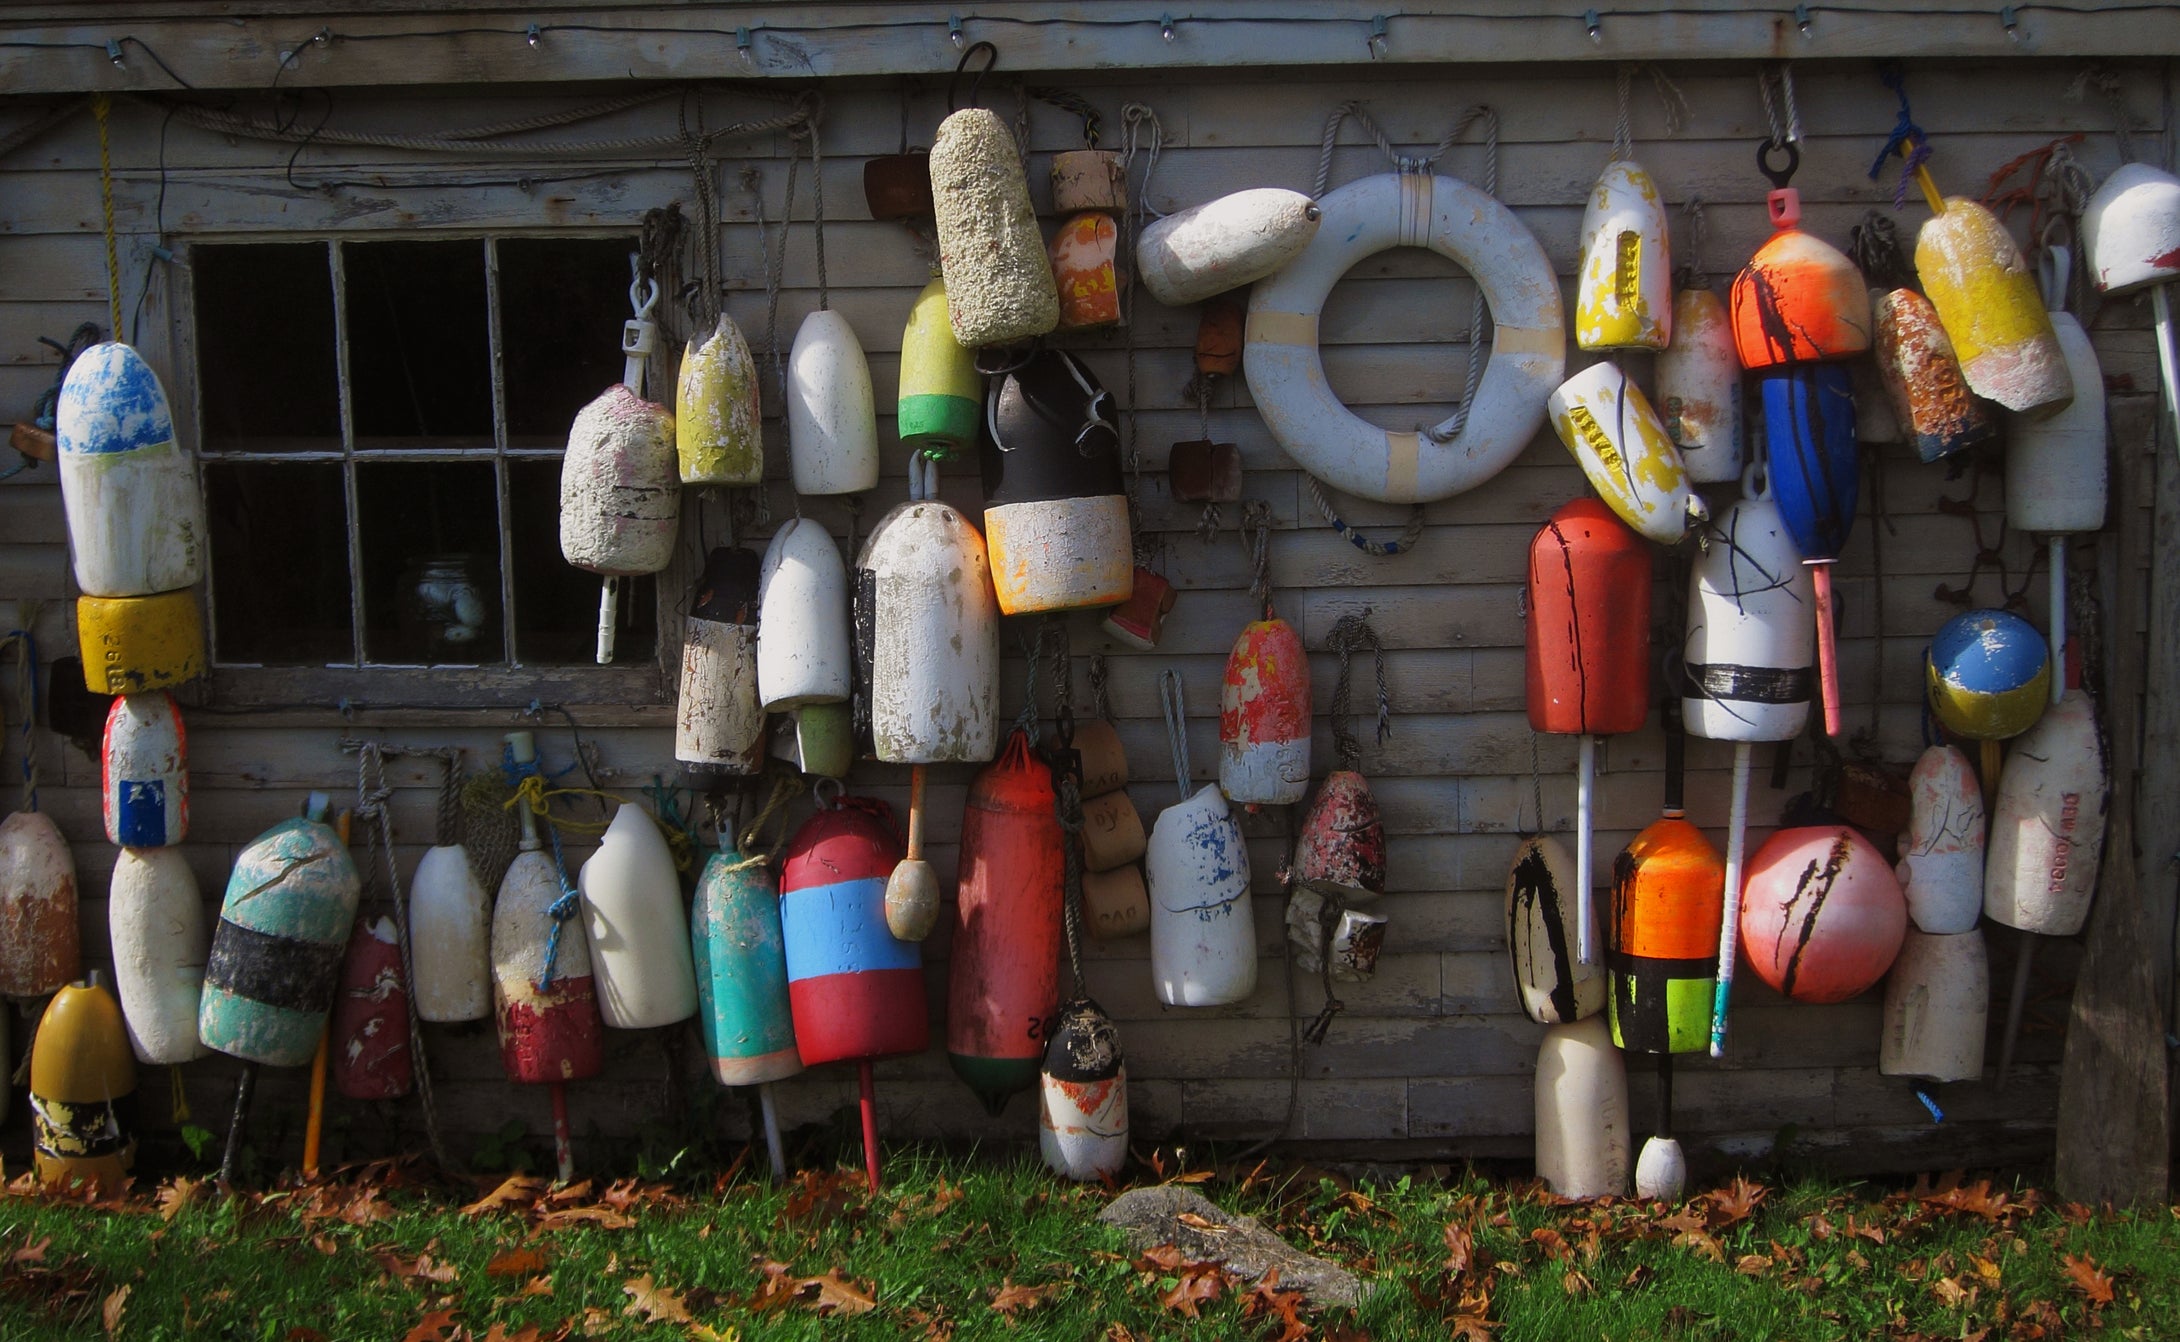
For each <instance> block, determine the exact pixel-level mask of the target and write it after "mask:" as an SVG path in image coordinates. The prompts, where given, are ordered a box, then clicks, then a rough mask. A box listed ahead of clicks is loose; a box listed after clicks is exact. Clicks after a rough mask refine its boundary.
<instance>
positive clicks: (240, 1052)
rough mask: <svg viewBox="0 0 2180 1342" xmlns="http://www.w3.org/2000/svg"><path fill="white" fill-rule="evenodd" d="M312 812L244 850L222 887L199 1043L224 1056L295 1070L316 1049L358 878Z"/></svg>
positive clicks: (319, 800) (316, 808)
mask: <svg viewBox="0 0 2180 1342" xmlns="http://www.w3.org/2000/svg"><path fill="white" fill-rule="evenodd" d="M311 800H312V803H313V805H312V808H311V813H310V814H306V815H300V816H297V817H295V818H294V819H292V820H283V821H281V822H280V823H279V824H277V825H275V826H273V827H272V828H271V829H269V830H266V831H265V832H264V833H263V834H260V835H259V836H258V837H257V838H255V839H253V840H251V841H250V844H249V846H248V847H246V848H244V849H243V850H242V852H241V854H240V855H239V856H237V857H236V859H235V869H234V871H233V873H232V874H230V875H229V876H228V878H227V894H226V898H225V900H224V902H223V903H222V905H221V908H220V920H219V924H218V926H217V927H215V928H214V930H213V932H212V949H211V952H210V954H209V955H208V956H207V958H206V961H205V967H204V996H203V999H202V1003H201V1005H200V1007H199V1009H198V1012H197V1035H198V1037H199V1038H201V1039H203V1040H204V1042H205V1043H206V1044H208V1045H210V1046H211V1047H213V1048H216V1049H218V1050H219V1051H220V1052H222V1053H226V1054H229V1055H231V1056H233V1057H237V1058H241V1059H243V1060H244V1061H245V1062H258V1063H263V1064H265V1065H266V1066H268V1067H301V1066H303V1065H304V1064H306V1063H308V1062H309V1061H310V1059H311V1055H312V1054H313V1053H315V1052H317V1050H318V1035H319V1033H320V1032H321V1031H322V1030H324V1028H325V1025H326V1016H327V1013H329V1012H330V1011H332V1009H333V995H334V990H335V988H336V987H337V986H338V985H339V982H340V974H341V962H342V953H343V951H345V950H346V948H347V946H348V933H349V929H350V926H351V925H352V924H353V923H354V922H355V920H356V901H357V900H358V898H360V897H361V895H362V892H363V882H362V878H361V877H359V876H358V875H357V874H356V864H355V862H354V861H353V860H352V859H351V858H350V857H349V855H348V848H347V845H345V844H343V843H342V842H341V839H340V836H339V835H338V834H335V833H334V832H333V829H332V827H331V826H329V825H327V824H326V823H325V822H324V820H323V819H322V818H320V817H322V815H323V814H324V810H325V805H324V799H323V797H321V796H317V795H313V797H312V799H311Z"/></svg>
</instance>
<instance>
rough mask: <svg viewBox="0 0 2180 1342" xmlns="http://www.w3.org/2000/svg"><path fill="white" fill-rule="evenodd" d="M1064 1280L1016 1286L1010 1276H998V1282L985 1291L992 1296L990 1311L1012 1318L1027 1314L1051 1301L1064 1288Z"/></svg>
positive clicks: (1065, 1284)
mask: <svg viewBox="0 0 2180 1342" xmlns="http://www.w3.org/2000/svg"><path fill="white" fill-rule="evenodd" d="M1066 1286H1067V1283H1066V1282H1059V1281H1054V1282H1047V1283H1045V1284H1044V1285H1042V1286H1017V1285H1016V1284H1015V1282H1014V1279H1013V1278H1012V1277H1002V1278H1000V1284H999V1285H997V1286H995V1287H992V1288H991V1289H990V1291H989V1292H987V1293H988V1294H989V1295H990V1296H991V1298H992V1304H991V1308H992V1312H993V1313H995V1314H1004V1315H1006V1316H1007V1317H1008V1318H1010V1319H1011V1318H1013V1317H1014V1316H1015V1315H1017V1314H1028V1313H1031V1312H1033V1311H1035V1310H1038V1309H1042V1308H1043V1307H1044V1306H1046V1305H1049V1304H1051V1303H1052V1297H1054V1296H1056V1295H1058V1294H1059V1293H1060V1292H1061V1291H1062V1290H1064V1289H1066Z"/></svg>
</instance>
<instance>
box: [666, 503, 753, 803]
mask: <svg viewBox="0 0 2180 1342" xmlns="http://www.w3.org/2000/svg"><path fill="white" fill-rule="evenodd" d="M683 637H684V642H683V644H682V649H681V692H680V698H679V700H678V701H677V703H676V706H675V710H674V758H675V759H676V760H679V761H680V762H681V764H682V766H683V769H684V770H685V771H686V772H687V773H688V774H689V775H690V776H691V777H692V778H694V779H702V780H704V781H705V782H707V783H708V782H711V781H715V780H717V779H719V778H722V777H727V776H731V775H741V774H753V773H756V772H757V770H758V768H759V767H760V766H761V765H762V764H763V763H764V732H765V715H764V708H763V706H762V705H761V704H759V703H758V700H757V556H756V555H755V554H754V553H752V552H751V551H748V550H744V549H742V548H741V547H739V546H731V547H730V546H721V547H720V548H718V549H716V550H713V551H712V552H711V555H710V557H708V558H707V559H706V560H705V561H704V574H703V576H702V577H701V578H699V579H697V583H696V590H695V591H694V592H693V593H692V594H691V595H690V598H689V619H688V623H687V626H686V628H685V630H684V634H683Z"/></svg>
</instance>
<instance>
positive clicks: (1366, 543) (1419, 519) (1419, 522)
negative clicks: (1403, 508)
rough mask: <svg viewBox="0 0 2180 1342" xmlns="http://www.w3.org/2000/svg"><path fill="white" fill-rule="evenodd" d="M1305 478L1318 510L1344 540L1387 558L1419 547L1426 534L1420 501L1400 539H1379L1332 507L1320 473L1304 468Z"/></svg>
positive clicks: (1312, 500) (1380, 557)
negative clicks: (1359, 529)
mask: <svg viewBox="0 0 2180 1342" xmlns="http://www.w3.org/2000/svg"><path fill="white" fill-rule="evenodd" d="M1302 481H1303V483H1304V485H1306V486H1307V487H1308V489H1309V495H1310V501H1311V502H1313V503H1315V504H1316V505H1317V512H1318V514H1319V515H1320V516H1322V517H1323V518H1324V519H1325V525H1327V526H1329V527H1331V528H1332V530H1333V531H1334V532H1335V533H1336V534H1337V535H1338V536H1339V537H1340V539H1341V540H1344V541H1346V542H1347V543H1348V544H1349V545H1352V546H1354V547H1355V548H1356V549H1358V550H1360V551H1362V552H1363V553H1364V554H1366V555H1370V556H1372V557H1374V558H1378V559H1383V558H1385V557H1387V556H1388V555H1397V554H1406V553H1407V552H1409V551H1411V550H1413V549H1415V547H1416V542H1417V541H1419V540H1421V539H1422V538H1423V521H1424V516H1423V505H1422V504H1420V503H1419V504H1417V505H1416V506H1415V507H1414V508H1412V509H1410V510H1409V512H1408V524H1407V525H1406V526H1404V527H1402V528H1401V532H1400V538H1399V539H1398V540H1390V541H1377V540H1372V539H1370V538H1369V537H1368V536H1365V535H1363V534H1362V533H1361V532H1360V531H1357V530H1355V528H1354V527H1352V526H1349V525H1348V524H1347V523H1346V522H1345V521H1343V520H1341V517H1340V515H1339V514H1338V513H1336V512H1334V511H1333V510H1332V501H1331V500H1330V499H1329V498H1327V497H1326V496H1325V487H1324V485H1323V484H1321V483H1319V481H1318V479H1317V477H1316V476H1314V475H1311V474H1310V473H1309V472H1307V471H1304V472H1303V473H1302Z"/></svg>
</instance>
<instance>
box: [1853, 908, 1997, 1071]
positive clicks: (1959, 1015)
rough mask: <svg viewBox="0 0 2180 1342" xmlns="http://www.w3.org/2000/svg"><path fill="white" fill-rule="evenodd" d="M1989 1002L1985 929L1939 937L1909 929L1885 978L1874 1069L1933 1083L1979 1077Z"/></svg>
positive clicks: (1989, 984) (1989, 971) (1989, 979)
mask: <svg viewBox="0 0 2180 1342" xmlns="http://www.w3.org/2000/svg"><path fill="white" fill-rule="evenodd" d="M1990 1002H1991V960H1990V955H1989V953H1988V952H1987V951H1985V949H1984V945H1983V931H1982V929H1980V928H1975V927H1971V928H1969V929H1968V930H1967V931H1965V932H1954V933H1950V934H1942V935H1941V934H1936V933H1930V932H1918V931H1916V930H1915V929H1914V928H1912V927H1911V928H1909V929H1908V934H1907V940H1906V941H1904V942H1902V943H1901V946H1900V958H1899V959H1897V960H1895V961H1893V962H1892V972H1891V974H1890V976H1889V977H1887V978H1886V980H1885V1025H1884V1033H1882V1034H1880V1035H1879V1036H1878V1040H1877V1070H1878V1071H1880V1072H1882V1073H1884V1074H1885V1075H1886V1076H1918V1077H1926V1078H1928V1079H1930V1080H1932V1081H1973V1080H1975V1079H1976V1078H1977V1077H1980V1076H1982V1075H1983V1041H1984V1037H1985V1035H1986V1034H1987V1033H1988V1031H1987V1028H1986V1027H1987V1025H1988V1023H1989V1014H1990Z"/></svg>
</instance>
